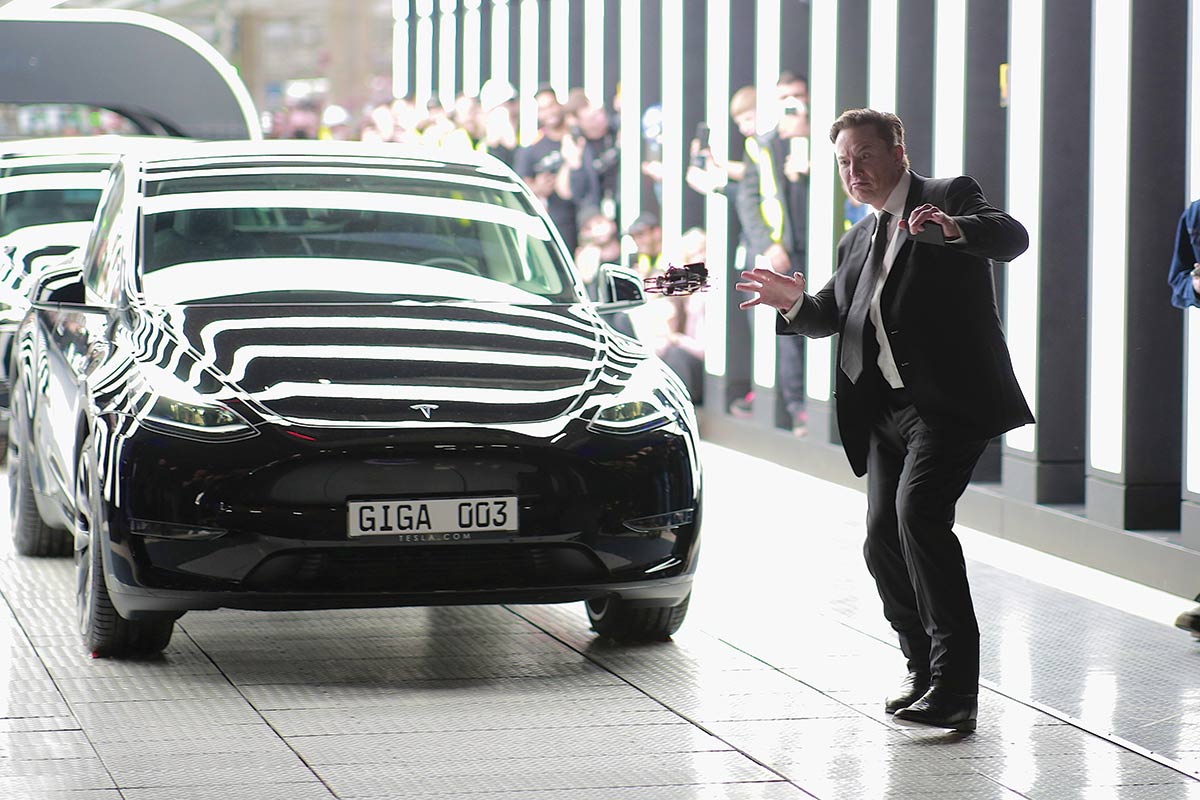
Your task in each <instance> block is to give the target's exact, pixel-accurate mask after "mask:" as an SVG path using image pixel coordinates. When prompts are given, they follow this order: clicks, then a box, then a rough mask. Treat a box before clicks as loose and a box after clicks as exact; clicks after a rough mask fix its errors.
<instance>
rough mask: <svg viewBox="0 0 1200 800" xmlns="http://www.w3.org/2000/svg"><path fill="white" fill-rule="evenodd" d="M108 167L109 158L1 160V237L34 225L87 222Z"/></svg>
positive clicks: (93, 209) (94, 212)
mask: <svg viewBox="0 0 1200 800" xmlns="http://www.w3.org/2000/svg"><path fill="white" fill-rule="evenodd" d="M111 165H112V159H111V158H108V159H104V160H102V161H100V160H98V161H94V162H93V161H88V162H82V163H70V162H64V161H62V160H61V158H28V159H17V160H14V161H12V162H5V161H2V160H0V236H7V235H9V234H10V233H12V232H13V231H18V230H21V229H22V228H30V227H33V226H35V225H55V224H58V223H61V222H88V221H90V220H91V219H92V217H93V216H95V214H96V206H97V205H99V203H100V192H101V190H102V189H103V188H104V184H105V182H106V181H107V180H108V169H109V167H110V166H111Z"/></svg>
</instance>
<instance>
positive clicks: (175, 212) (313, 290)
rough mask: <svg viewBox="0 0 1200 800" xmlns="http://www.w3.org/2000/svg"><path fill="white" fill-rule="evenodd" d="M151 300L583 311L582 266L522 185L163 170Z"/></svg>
mask: <svg viewBox="0 0 1200 800" xmlns="http://www.w3.org/2000/svg"><path fill="white" fill-rule="evenodd" d="M146 187H147V188H146V195H147V196H146V198H145V199H144V201H143V205H142V214H143V225H142V245H141V258H140V262H141V281H142V291H143V293H144V295H145V298H146V300H147V301H149V302H151V303H154V304H161V305H181V304H194V303H319V302H355V303H361V302H401V301H423V302H429V301H445V300H468V301H480V302H505V303H528V304H545V303H563V302H577V295H576V291H575V286H574V280H573V277H572V275H571V273H570V267H569V265H568V264H567V262H566V261H565V259H564V258H563V257H562V255H561V251H560V249H559V247H558V245H557V244H556V242H555V241H554V239H553V238H552V236H551V234H550V231H549V229H548V227H547V225H546V223H545V222H544V220H543V219H542V217H540V216H539V215H538V214H536V213H535V212H534V211H533V209H532V208H531V206H530V203H529V201H528V199H527V197H526V195H524V194H523V193H522V192H521V191H520V190H519V189H518V187H517V186H516V185H515V183H514V182H512V181H510V180H507V179H504V178H498V177H492V176H488V175H483V174H479V173H475V172H471V171H459V172H457V173H455V174H444V173H439V172H437V171H435V170H434V169H429V170H421V169H380V168H370V167H361V166H355V165H346V166H330V167H328V168H323V169H321V170H319V171H318V170H314V169H313V167H312V166H311V165H308V166H296V165H293V166H290V167H289V166H271V167H256V168H247V167H230V168H228V169H212V170H206V171H197V170H191V171H188V170H186V169H182V168H181V169H178V170H176V171H173V172H172V171H166V170H164V171H160V172H157V173H155V172H151V173H150V174H149V175H148V178H147V181H146Z"/></svg>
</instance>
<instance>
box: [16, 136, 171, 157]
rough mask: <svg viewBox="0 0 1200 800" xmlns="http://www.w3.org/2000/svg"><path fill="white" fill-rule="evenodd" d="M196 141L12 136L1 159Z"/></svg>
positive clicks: (128, 149)
mask: <svg viewBox="0 0 1200 800" xmlns="http://www.w3.org/2000/svg"><path fill="white" fill-rule="evenodd" d="M193 141H195V140H193V139H183V138H179V137H173V136H119V135H116V134H104V135H101V136H47V137H45V138H41V139H10V140H8V141H0V159H4V160H8V159H14V158H29V157H38V156H75V155H112V156H119V155H123V154H125V153H130V152H134V151H144V152H147V153H149V152H153V151H154V150H155V149H157V148H174V147H177V146H179V145H181V144H185V143H190V142H193ZM114 160H115V158H114Z"/></svg>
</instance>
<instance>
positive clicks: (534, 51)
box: [517, 0, 542, 145]
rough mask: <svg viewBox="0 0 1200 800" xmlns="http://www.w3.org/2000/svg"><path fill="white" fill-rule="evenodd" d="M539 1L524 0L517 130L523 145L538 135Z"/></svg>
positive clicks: (518, 49)
mask: <svg viewBox="0 0 1200 800" xmlns="http://www.w3.org/2000/svg"><path fill="white" fill-rule="evenodd" d="M539 5H540V3H539V0H521V27H520V35H519V38H518V42H519V44H518V46H517V52H518V53H520V59H521V66H520V72H519V73H518V74H519V76H520V77H519V78H518V82H517V94H518V95H519V98H520V103H521V116H520V122H519V125H520V130H518V131H517V135H518V138H519V139H520V141H521V144H523V145H528V144H529V143H530V142H532V141H533V140H534V138H535V137H536V136H537V129H538V124H537V100H536V98H534V94H535V93H536V92H537V87H538V78H539V74H538V69H539V67H538V61H539V59H538V56H539V55H540V54H541V49H542V48H541V47H540V45H539V38H540V36H539V34H540V33H541V10H540V8H539Z"/></svg>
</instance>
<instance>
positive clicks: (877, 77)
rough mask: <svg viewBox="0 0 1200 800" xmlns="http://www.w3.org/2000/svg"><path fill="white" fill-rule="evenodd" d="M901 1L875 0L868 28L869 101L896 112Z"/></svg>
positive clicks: (871, 103) (878, 108)
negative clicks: (897, 50)
mask: <svg viewBox="0 0 1200 800" xmlns="http://www.w3.org/2000/svg"><path fill="white" fill-rule="evenodd" d="M898 3H899V0H871V11H870V16H869V17H868V28H867V30H868V34H867V35H868V41H869V47H868V49H867V55H866V58H867V68H868V72H867V81H868V85H867V105H869V106H870V107H871V108H873V109H875V110H876V111H891V112H892V113H895V112H896V61H897V54H896V48H897V44H896V39H897V37H898V36H899V35H900V24H899V23H900V19H899V16H900V8H899V5H898ZM842 110H843V111H844V110H845V109H842Z"/></svg>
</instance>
